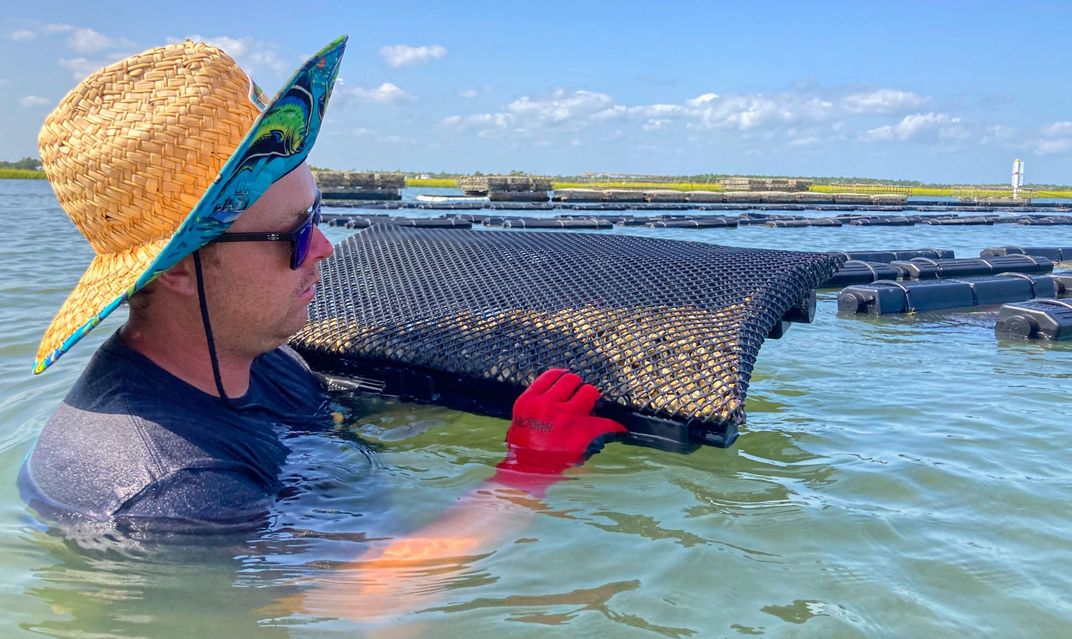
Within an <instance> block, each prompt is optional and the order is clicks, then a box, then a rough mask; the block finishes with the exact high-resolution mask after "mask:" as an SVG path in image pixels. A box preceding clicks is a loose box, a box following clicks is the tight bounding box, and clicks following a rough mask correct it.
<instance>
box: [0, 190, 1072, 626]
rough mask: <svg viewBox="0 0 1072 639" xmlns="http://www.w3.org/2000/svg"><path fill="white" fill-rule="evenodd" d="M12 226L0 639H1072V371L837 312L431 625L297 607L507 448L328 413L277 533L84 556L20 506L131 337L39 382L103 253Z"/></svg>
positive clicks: (18, 220)
mask: <svg viewBox="0 0 1072 639" xmlns="http://www.w3.org/2000/svg"><path fill="white" fill-rule="evenodd" d="M410 195H412V194H410ZM413 214H433V213H430V212H413ZM0 215H3V217H4V219H6V220H7V222H8V223H7V224H6V225H5V228H6V236H5V237H6V241H5V242H4V243H3V245H2V248H0V258H2V259H0V320H2V324H3V326H4V332H3V335H2V336H0V378H2V380H3V389H4V392H3V394H2V396H0V611H3V612H2V614H0V637H15V636H32V635H45V636H54V637H187V636H201V637H247V636H248V637H333V636H339V637H354V636H370V637H371V636H388V637H401V636H437V637H455V636H457V637H462V636H465V637H471V636H484V635H488V636H492V635H494V636H511V637H543V636H548V635H561V634H565V633H570V635H571V636H584V637H589V636H592V637H595V636H611V637H657V636H665V637H739V636H764V637H883V636H885V637H924V636H942V637H962V636H971V637H976V636H978V637H999V636H1031V637H1068V636H1070V635H1072V597H1070V596H1069V593H1072V558H1070V557H1072V552H1070V551H1072V505H1070V504H1072V471H1070V470H1069V469H1070V468H1072V451H1070V447H1069V446H1068V445H1067V443H1066V440H1065V437H1066V436H1067V433H1068V430H1069V425H1068V424H1069V418H1068V413H1069V397H1070V396H1072V346H1070V345H1067V344H1064V345H1062V344H1059V345H1046V344H1032V343H1023V342H1019V343H1017V342H1004V341H997V340H996V339H995V337H994V334H993V315H992V314H990V315H988V314H986V313H944V314H930V315H922V316H919V317H916V318H911V319H906V318H892V319H883V320H847V319H837V318H836V317H835V304H834V300H833V294H832V293H825V294H822V295H821V299H820V303H819V312H818V318H817V320H816V322H815V323H814V324H812V325H807V326H804V325H796V326H794V327H793V328H792V330H790V331H789V333H788V334H787V335H786V336H785V337H784V338H783V339H782V340H771V341H768V342H767V343H766V344H765V345H764V347H763V349H762V351H761V352H760V356H759V360H758V362H757V365H756V369H755V373H754V375H753V378H752V385H751V387H750V391H749V397H748V404H747V411H748V415H749V423H748V424H747V426H745V427H744V428H743V431H742V435H741V437H740V439H739V440H738V441H737V444H736V445H735V446H734V447H733V448H731V449H729V450H720V449H714V448H704V449H701V450H699V451H697V452H696V453H694V454H692V455H688V456H684V455H678V454H673V453H666V452H660V451H656V450H650V449H644V448H636V447H628V446H623V445H611V446H609V447H608V448H607V449H605V450H604V452H603V453H601V454H600V455H598V456H596V457H595V458H593V459H592V460H591V461H590V462H589V463H588V464H587V465H586V467H585V468H584V469H583V470H582V471H579V472H576V473H574V474H573V477H574V479H573V480H572V481H566V482H562V483H560V484H558V485H556V486H555V487H553V488H552V489H551V490H550V491H549V493H548V495H547V498H546V500H545V509H543V510H540V511H539V512H537V513H536V514H535V516H532V517H531V518H530V519H528V521H527V523H526V524H525V527H524V528H523V530H522V531H521V532H520V533H517V534H514V535H511V536H509V537H508V538H507V540H506V541H505V542H504V543H503V544H502V545H500V546H499V547H497V548H493V549H491V551H490V552H489V553H487V554H484V555H481V556H475V557H469V558H464V559H463V560H460V561H459V562H458V563H457V564H454V565H451V566H447V567H439V568H437V569H434V570H433V569H429V570H428V571H427V574H424V575H421V578H420V579H418V580H417V583H419V587H418V588H417V589H416V590H415V591H413V592H411V593H409V594H408V595H407V596H406V597H404V598H402V599H404V601H405V603H407V604H409V606H410V607H411V608H413V609H414V610H413V611H412V612H409V613H407V614H404V615H402V616H400V617H396V618H394V619H392V620H390V621H388V622H385V623H368V622H362V621H355V620H352V619H351V620H348V619H339V618H334V617H335V616H334V615H333V616H324V615H317V614H308V613H295V612H290V610H292V609H293V606H288V605H287V604H286V602H288V601H290V600H292V599H293V596H294V595H295V594H296V593H299V592H301V591H302V590H303V589H304V588H306V587H307V586H308V585H310V584H312V583H318V582H323V581H325V580H331V581H347V582H351V583H354V584H358V585H360V584H361V583H363V582H362V579H363V576H362V575H361V574H360V572H359V571H352V570H351V571H349V572H350V573H353V574H347V572H346V571H340V570H338V568H339V567H340V563H341V562H344V561H347V560H350V559H353V558H355V557H357V556H358V555H360V553H361V552H362V551H363V550H364V549H365V548H366V547H367V544H368V543H369V540H372V539H389V538H392V537H396V536H400V535H404V534H406V533H407V532H409V531H412V530H414V529H415V528H418V527H419V526H421V525H423V524H426V523H429V522H432V521H435V520H436V518H437V517H438V516H440V515H441V514H442V513H444V512H445V511H446V510H447V509H449V508H450V506H451V505H452V504H454V503H455V502H456V501H457V499H458V497H459V496H460V495H462V494H464V493H465V492H466V491H468V490H470V489H472V488H474V487H476V486H478V485H479V484H480V482H481V480H482V479H484V478H486V477H488V476H489V475H490V474H491V473H492V471H493V466H494V464H495V463H497V462H498V461H499V459H500V458H501V456H502V453H503V446H502V443H501V442H502V438H503V434H504V432H505V429H506V426H507V424H506V422H504V421H501V420H495V419H489V418H483V417H477V416H473V415H468V414H465V413H458V412H453V411H448V410H444V409H440V408H435V407H427V406H414V405H407V404H400V403H389V402H376V401H372V400H368V399H360V398H355V399H347V398H339V401H340V407H341V408H342V409H343V411H344V412H345V415H346V417H345V420H344V423H343V424H342V427H341V428H340V429H338V430H337V431H336V432H333V433H329V434H323V433H321V434H308V435H298V436H296V437H294V438H293V439H291V440H290V441H289V442H288V443H289V444H290V446H291V448H292V449H293V451H294V452H293V453H292V455H291V459H290V466H289V467H288V471H287V472H288V480H287V481H288V484H290V485H291V490H290V491H289V492H288V496H287V498H286V499H285V500H284V501H282V502H281V503H280V504H279V507H278V508H277V511H276V512H275V513H273V516H272V518H271V521H270V522H269V525H268V527H267V528H266V529H265V530H264V531H263V532H261V533H259V534H256V535H251V536H248V537H246V538H242V539H205V540H197V541H196V542H191V543H190V544H189V546H188V547H173V548H168V549H166V550H161V549H159V548H139V547H123V548H117V547H115V546H114V545H111V544H108V543H101V544H100V545H99V546H98V547H88V548H86V547H78V546H76V545H74V544H72V543H70V542H67V541H64V539H63V538H61V537H59V536H57V535H56V534H55V533H54V532H53V531H50V530H49V529H48V528H47V527H45V526H43V525H42V524H40V523H39V522H37V521H36V520H35V519H34V517H33V516H32V514H31V513H29V512H28V511H27V510H26V508H25V506H24V505H23V503H22V502H21V500H20V499H19V497H18V494H17V492H16V490H15V478H16V474H17V472H18V468H19V466H20V464H21V463H22V460H23V458H24V456H25V455H26V454H27V452H28V451H29V450H30V448H31V446H32V444H33V441H34V438H35V437H36V435H37V433H38V432H39V430H40V429H41V427H42V425H43V424H44V422H45V420H46V419H47V418H48V416H49V414H50V413H51V412H52V410H53V409H54V408H55V407H56V405H57V403H58V402H59V401H60V399H61V398H62V396H63V394H64V393H65V392H66V390H67V389H68V388H69V387H70V385H71V384H72V383H73V382H74V380H75V378H76V377H77V375H78V373H79V372H80V371H81V369H82V368H83V367H84V366H85V364H86V362H87V360H88V358H89V356H90V355H91V354H92V352H93V351H94V349H95V347H96V346H97V345H98V344H99V343H100V342H101V341H102V340H103V339H104V338H105V337H106V336H107V335H108V334H109V333H110V332H111V331H112V330H114V329H115V328H116V327H118V326H119V324H120V323H121V318H118V317H117V318H113V319H111V320H109V321H108V322H107V324H106V326H104V327H101V328H100V329H98V330H97V331H95V332H94V333H93V334H92V335H91V336H90V337H89V338H87V339H86V340H85V342H86V343H84V344H82V345H80V346H79V347H78V348H76V349H75V350H74V351H73V352H71V353H70V354H68V355H67V356H66V357H65V358H64V359H63V360H62V361H61V362H60V364H59V365H58V366H56V367H55V368H54V369H51V370H49V371H48V372H47V373H45V374H44V375H41V376H38V377H36V378H35V377H33V376H32V375H31V374H30V370H31V368H32V359H33V354H34V351H35V349H36V346H37V342H38V339H39V338H40V335H41V333H42V331H43V330H44V328H45V325H46V323H47V321H48V320H49V319H50V318H51V316H52V314H53V313H54V312H55V311H56V309H58V308H59V305H60V304H61V302H62V301H63V299H64V297H65V295H66V294H67V293H68V292H69V291H70V290H71V288H72V286H73V284H74V282H75V281H76V280H77V278H78V276H79V275H80V274H81V272H82V270H83V269H84V267H85V265H86V264H87V263H88V261H89V259H90V252H89V249H88V247H87V245H86V244H85V243H84V241H82V240H81V238H80V236H79V235H78V234H77V232H76V231H75V230H74V229H73V227H72V226H71V225H70V223H69V222H68V221H67V219H66V217H65V216H64V215H63V213H62V211H61V210H60V209H59V208H58V206H57V204H56V201H55V198H54V197H53V196H52V193H51V191H50V190H49V188H48V185H47V184H46V183H44V182H34V181H0ZM328 232H329V234H330V237H331V238H332V240H334V241H337V240H340V239H342V238H343V237H345V235H346V233H347V232H346V231H342V230H339V229H328ZM613 232H620V233H657V234H658V235H660V236H662V237H668V238H683V239H692V240H699V241H706V242H714V243H723V244H732V245H739V246H755V247H770V248H786V249H805V250H829V249H883V248H919V247H939V248H950V249H954V250H956V251H957V254H958V256H972V255H978V251H979V249H981V248H983V247H985V246H991V245H1000V244H1006V243H1011V244H1022V245H1063V246H1072V227H1050V228H1045V227H1020V226H1007V225H1002V226H994V227H962V228H956V227H947V228H942V227H922V226H921V227H909V228H875V227H847V226H846V227H843V228H814V229H767V228H764V227H742V228H739V229H734V230H725V229H710V230H702V231H689V230H664V231H648V230H640V229H627V230H617V231H613ZM117 315H118V313H117ZM507 516H508V517H511V516H516V517H517V518H518V520H519V521H521V520H524V519H525V518H526V515H525V513H524V512H521V511H520V510H518V511H517V512H514V511H509V512H508V515H507ZM102 541H104V540H102Z"/></svg>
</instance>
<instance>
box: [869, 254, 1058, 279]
mask: <svg viewBox="0 0 1072 639" xmlns="http://www.w3.org/2000/svg"><path fill="white" fill-rule="evenodd" d="M890 266H892V267H894V268H896V269H898V270H899V271H900V272H901V276H902V277H904V278H905V279H912V280H924V279H934V278H948V277H972V276H976V275H996V274H998V273H1004V272H1008V273H1030V274H1041V273H1049V272H1051V271H1053V261H1052V260H1050V259H1048V258H1045V257H1035V256H1033V255H1005V256H1000V257H986V258H984V257H969V258H963V259H951V260H935V259H932V258H929V257H915V258H912V259H911V260H904V261H902V260H895V261H893V262H890Z"/></svg>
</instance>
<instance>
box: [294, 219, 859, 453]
mask: <svg viewBox="0 0 1072 639" xmlns="http://www.w3.org/2000/svg"><path fill="white" fill-rule="evenodd" d="M843 259H844V258H843V257H837V256H832V255H828V254H819V253H800V252H789V251H768V250H757V249H742V248H731V247H724V246H715V245H711V244H702V243H697V242H683V241H670V240H661V239H655V238H644V237H633V236H624V235H599V234H583V233H555V232H550V233H549V232H533V233H525V234H515V233H509V232H494V231H459V230H438V229H408V228H399V227H392V226H373V227H371V228H368V229H365V230H363V231H361V232H360V233H358V234H356V235H354V236H353V237H351V238H348V239H347V240H345V241H344V242H342V243H341V244H339V245H338V246H337V247H336V249H335V254H334V255H333V256H332V257H331V258H329V259H328V260H327V261H326V262H325V263H324V264H323V267H322V273H323V281H322V284H321V286H320V289H319V291H318V294H317V296H316V299H315V300H314V301H313V303H312V305H311V306H310V311H309V317H310V321H309V324H308V325H307V327H306V328H305V329H304V330H303V331H302V332H301V333H300V334H299V335H297V336H296V337H295V339H294V346H295V347H296V348H298V349H299V351H301V352H302V353H303V354H304V355H305V356H306V358H307V359H308V360H309V361H310V363H311V364H312V365H313V366H314V367H316V368H318V369H321V370H325V371H326V372H334V373H343V374H346V375H368V376H371V377H372V378H376V379H380V380H381V381H383V380H386V381H387V385H388V386H389V387H390V386H391V385H392V384H395V383H396V382H397V384H401V385H402V387H401V388H396V389H395V391H394V392H393V393H392V394H402V395H405V396H411V397H414V398H417V399H425V400H429V401H440V402H443V403H448V404H449V403H452V401H451V400H452V398H453V399H454V400H458V399H465V398H460V397H459V394H460V395H465V394H466V393H469V394H471V395H473V397H470V398H468V399H469V400H470V401H469V403H467V404H466V403H465V402H461V403H462V404H464V405H465V407H466V408H469V409H476V410H481V409H482V408H483V409H484V412H489V413H492V414H500V413H504V412H505V413H506V414H508V412H509V405H510V403H511V402H512V401H513V399H514V398H515V397H516V396H517V394H518V392H520V390H521V389H522V388H524V387H525V386H527V385H528V384H530V383H531V382H532V381H533V380H534V379H535V378H536V376H537V375H539V374H540V373H541V372H542V371H544V370H546V369H548V368H553V367H562V368H567V369H569V370H572V371H575V372H577V373H579V374H580V375H581V376H582V377H583V378H584V379H585V380H586V381H588V382H591V383H592V384H594V385H595V386H597V387H598V388H599V389H600V390H601V391H602V393H603V398H604V405H603V408H602V409H601V411H602V414H606V415H608V416H614V417H615V418H617V419H619V420H620V421H622V422H623V423H626V425H627V426H630V427H631V428H634V427H635V428H634V430H635V431H636V432H642V431H645V430H647V431H650V430H651V428H650V427H651V424H652V423H653V422H658V421H659V420H664V421H669V422H672V423H675V424H678V425H684V427H685V428H686V431H684V432H687V436H688V438H690V439H693V440H697V441H699V440H702V441H707V442H708V443H713V444H716V445H729V444H730V443H732V441H733V439H734V438H735V437H736V432H737V425H738V424H740V423H741V422H742V421H743V420H744V408H743V405H744V399H745V394H746V392H747V389H748V380H749V377H750V375H751V371H752V366H753V364H754V362H755V359H756V355H757V353H758V352H759V348H760V346H761V345H762V343H763V340H764V338H765V337H767V336H768V334H771V333H772V331H773V332H774V334H778V331H777V330H776V329H777V328H778V327H779V326H784V325H782V324H781V322H782V320H783V317H784V316H785V315H786V314H787V313H788V312H790V311H791V310H792V309H794V308H796V307H800V306H801V304H802V303H806V302H805V301H806V300H807V299H808V297H809V295H810V293H811V291H812V289H814V288H815V287H816V286H817V285H819V284H820V283H821V282H823V281H825V280H826V279H828V278H829V277H830V276H831V275H832V274H833V273H834V271H835V270H837V268H838V266H839V265H840V263H841V262H842V261H843ZM407 372H408V373H414V372H419V373H420V374H421V375H423V376H424V377H422V378H421V380H422V381H421V382H420V383H418V384H414V382H413V377H412V375H410V376H409V377H406V375H407ZM405 379H409V382H408V386H407V383H405V382H404V380H405ZM391 380H394V381H391ZM399 380H402V381H399ZM397 384H396V385H397ZM418 387H419V388H418ZM467 389H468V390H467ZM422 395H423V396H422ZM478 395H482V397H481V396H478ZM453 403H458V402H457V401H454V402H453Z"/></svg>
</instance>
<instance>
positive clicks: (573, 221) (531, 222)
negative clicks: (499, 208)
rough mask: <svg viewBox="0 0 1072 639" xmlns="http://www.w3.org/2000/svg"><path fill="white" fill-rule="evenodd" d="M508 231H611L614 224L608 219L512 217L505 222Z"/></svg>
mask: <svg viewBox="0 0 1072 639" xmlns="http://www.w3.org/2000/svg"><path fill="white" fill-rule="evenodd" d="M502 225H503V228H508V229H609V228H613V227H614V223H613V222H611V221H610V220H608V219H599V218H594V217H589V218H524V217H511V218H506V219H504V220H503V223H502Z"/></svg>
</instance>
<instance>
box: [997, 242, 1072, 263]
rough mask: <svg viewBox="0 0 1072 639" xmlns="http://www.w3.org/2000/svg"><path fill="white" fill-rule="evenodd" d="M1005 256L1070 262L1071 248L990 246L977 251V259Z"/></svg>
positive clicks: (1071, 257) (1071, 260) (1071, 258)
mask: <svg viewBox="0 0 1072 639" xmlns="http://www.w3.org/2000/svg"><path fill="white" fill-rule="evenodd" d="M1005 255H1041V256H1042V257H1048V258H1049V259H1051V260H1053V261H1054V262H1064V261H1069V262H1072V247H1062V246H991V247H987V248H985V249H983V250H981V251H979V257H1001V256H1005Z"/></svg>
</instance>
